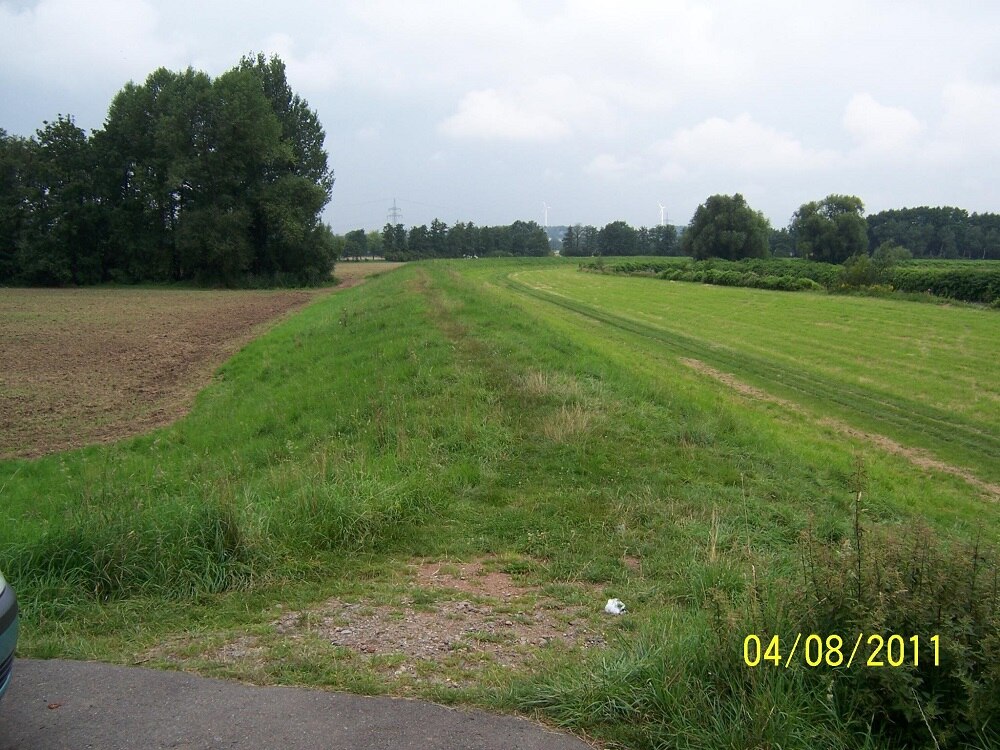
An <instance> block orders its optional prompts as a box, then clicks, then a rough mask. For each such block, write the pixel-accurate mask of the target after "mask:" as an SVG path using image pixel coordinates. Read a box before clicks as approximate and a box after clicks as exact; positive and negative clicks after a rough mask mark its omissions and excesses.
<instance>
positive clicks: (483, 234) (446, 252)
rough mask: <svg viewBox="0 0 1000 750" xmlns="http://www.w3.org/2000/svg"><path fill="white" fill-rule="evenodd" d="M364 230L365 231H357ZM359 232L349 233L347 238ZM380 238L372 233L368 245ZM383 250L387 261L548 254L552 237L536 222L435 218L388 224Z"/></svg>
mask: <svg viewBox="0 0 1000 750" xmlns="http://www.w3.org/2000/svg"><path fill="white" fill-rule="evenodd" d="M356 231H361V230H356ZM352 234H355V233H354V232H352V233H348V235H345V239H346V237H349V236H351V235H352ZM376 242H377V241H376V240H375V238H374V237H372V236H371V235H369V236H368V247H369V248H373V247H374V246H375V244H376ZM380 249H381V252H382V255H383V257H385V259H386V260H421V259H424V258H465V257H473V256H477V257H480V258H482V257H490V256H509V255H513V256H528V255H535V256H541V255H548V254H549V240H548V236H547V235H546V234H545V230H544V229H543V228H542V227H541V226H540V225H539V224H538V223H536V222H534V221H515V222H514V223H513V224H510V225H508V226H497V227H477V226H476V225H475V224H473V223H472V222H471V221H470V222H456V223H455V224H454V225H452V226H451V227H449V226H448V225H447V224H445V223H444V222H443V221H441V220H439V219H434V221H432V222H431V225H430V226H429V227H428V226H427V225H425V224H422V225H420V226H416V227H410V229H409V231H407V230H406V228H405V227H404V226H403V225H402V224H386V225H385V227H384V228H383V229H382V234H381V247H380Z"/></svg>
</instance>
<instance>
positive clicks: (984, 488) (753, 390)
mask: <svg viewBox="0 0 1000 750" xmlns="http://www.w3.org/2000/svg"><path fill="white" fill-rule="evenodd" d="M681 362H682V363H684V364H685V365H687V366H688V367H690V368H691V369H693V370H696V371H697V372H700V373H702V374H703V375H708V376H709V377H711V378H714V379H715V380H718V381H719V382H720V383H723V384H724V385H726V386H728V387H729V388H732V389H733V390H734V391H736V392H737V393H739V394H740V395H741V396H745V397H746V398H751V399H754V400H756V401H766V402H768V403H772V404H777V405H779V406H781V407H783V408H785V409H788V410H789V411H792V412H795V413H796V414H807V413H808V412H807V410H806V409H805V408H803V407H802V406H800V405H799V404H796V403H794V402H792V401H788V400H787V399H783V398H779V397H778V396H774V395H772V394H770V393H768V392H767V391H764V390H761V389H760V388H757V387H756V386H752V385H750V384H749V383H744V382H743V381H741V380H739V379H738V378H736V377H734V376H733V375H730V374H729V373H727V372H722V371H720V370H716V369H715V368H714V367H711V366H709V365H707V364H705V363H704V362H702V361H701V360H697V359H686V358H682V359H681ZM819 424H821V425H823V426H824V427H829V428H831V429H834V430H836V431H837V432H839V433H841V434H843V435H847V436H848V437H851V438H854V439H856V440H863V441H865V442H867V443H871V444H872V445H876V446H878V447H879V448H881V449H882V450H884V451H886V452H887V453H892V454H893V455H896V456H900V457H902V458H905V459H906V460H907V461H909V462H910V463H912V464H913V465H914V466H917V467H919V468H921V469H924V470H928V471H939V472H942V473H944V474H951V475H952V476H955V477H959V478H960V479H962V480H964V481H966V482H968V483H969V484H971V485H972V486H973V487H975V488H976V489H977V490H979V491H980V492H981V493H982V494H983V496H984V497H985V498H987V499H988V500H991V501H993V502H997V501H1000V485H998V484H993V483H991V482H986V481H984V480H982V479H980V478H979V477H977V476H976V475H975V474H973V473H972V472H971V471H969V470H968V469H964V468H962V467H961V466H955V465H953V464H949V463H947V462H945V461H942V460H940V459H939V458H936V457H934V456H933V455H932V454H931V453H929V452H928V451H926V450H923V449H922V448H914V447H911V446H907V445H903V444H902V443H899V442H897V441H895V440H893V439H892V438H890V437H886V436H885V435H879V434H878V433H874V432H868V431H866V430H861V429H858V428H856V427H852V426H851V425H849V424H847V423H846V422H843V421H841V420H839V419H834V418H833V417H823V418H822V419H820V420H819Z"/></svg>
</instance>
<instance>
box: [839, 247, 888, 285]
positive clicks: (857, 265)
mask: <svg viewBox="0 0 1000 750" xmlns="http://www.w3.org/2000/svg"><path fill="white" fill-rule="evenodd" d="M878 281H879V269H878V267H877V266H876V265H875V263H873V262H872V259H871V258H870V257H868V255H867V254H862V255H852V256H851V257H850V258H848V259H847V260H845V261H844V266H843V268H842V269H841V272H840V283H841V284H842V285H843V286H846V287H848V288H851V289H858V288H860V287H863V286H871V285H872V284H877V283H878Z"/></svg>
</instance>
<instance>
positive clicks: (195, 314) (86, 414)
mask: <svg viewBox="0 0 1000 750" xmlns="http://www.w3.org/2000/svg"><path fill="white" fill-rule="evenodd" d="M394 265H395V264H388V263H345V264H338V265H337V268H336V276H337V278H339V279H340V280H341V283H340V285H339V286H337V287H331V288H325V289H310V290H279V291H228V290H227V291H215V290H212V291H209V290H175V289H121V288H114V289H108V288H100V289H93V288H91V289H0V363H2V366H0V458H14V457H34V456H40V455H43V454H46V453H51V452H54V451H60V450H67V449H70V448H76V447H80V446H83V445H87V444H90V443H98V442H107V441H111V440H116V439H119V438H122V437H125V436H128V435H134V434H137V433H140V432H145V431H147V430H150V429H152V428H154V427H158V426H162V425H164V424H168V423H170V422H172V421H174V420H175V419H177V418H178V417H180V416H182V415H183V414H184V413H186V411H187V410H188V409H189V408H190V406H191V403H192V401H193V398H194V395H195V393H197V392H198V390H199V389H201V388H202V387H204V386H205V385H206V384H207V383H208V382H209V380H210V379H211V376H212V373H213V372H214V371H215V369H216V368H217V367H218V366H219V365H221V364H222V363H223V362H224V361H225V360H226V359H227V358H228V357H230V356H232V355H233V354H234V353H235V352H237V351H238V350H239V348H240V347H241V346H243V345H245V344H246V343H247V342H248V341H250V340H252V339H253V338H254V337H256V336H258V335H260V334H261V333H262V332H263V331H264V330H265V329H266V328H267V327H268V326H269V325H270V324H272V323H274V322H275V321H276V320H277V319H279V318H280V317H281V316H283V315H285V314H286V313H288V312H290V311H293V310H296V309H299V308H301V307H302V306H304V305H306V304H307V303H309V302H310V301H312V300H314V299H316V298H317V297H320V296H323V295H326V294H329V293H331V292H332V291H337V290H340V289H345V288H348V287H351V286H354V285H356V284H358V283H360V282H361V281H362V280H363V279H364V278H365V277H367V276H369V275H371V274H374V273H378V272H381V271H386V270H389V269H390V268H392V267H394Z"/></svg>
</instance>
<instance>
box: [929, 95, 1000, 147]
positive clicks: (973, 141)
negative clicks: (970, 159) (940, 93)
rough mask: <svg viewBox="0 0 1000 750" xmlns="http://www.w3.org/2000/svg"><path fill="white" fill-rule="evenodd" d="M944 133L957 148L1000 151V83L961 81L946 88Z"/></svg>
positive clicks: (943, 136)
mask: <svg viewBox="0 0 1000 750" xmlns="http://www.w3.org/2000/svg"><path fill="white" fill-rule="evenodd" d="M944 105H945V114H944V119H943V121H942V125H941V135H942V138H943V139H944V141H945V142H946V143H949V144H951V145H952V146H953V147H954V150H956V151H960V152H963V153H966V154H981V155H990V156H996V155H1000V86H996V85H992V84H976V83H970V82H968V81H961V82H957V83H953V84H951V85H949V86H948V87H947V88H946V89H945V91H944Z"/></svg>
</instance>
